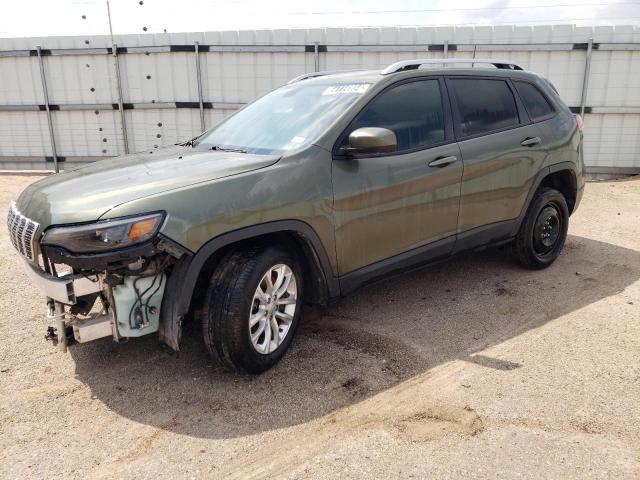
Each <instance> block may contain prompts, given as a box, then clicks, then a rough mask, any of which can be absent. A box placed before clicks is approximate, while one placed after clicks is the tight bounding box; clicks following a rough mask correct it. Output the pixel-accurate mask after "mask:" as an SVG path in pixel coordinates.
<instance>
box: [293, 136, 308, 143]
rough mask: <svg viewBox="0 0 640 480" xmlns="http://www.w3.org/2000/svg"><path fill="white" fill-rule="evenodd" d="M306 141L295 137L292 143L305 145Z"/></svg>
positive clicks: (303, 138)
mask: <svg viewBox="0 0 640 480" xmlns="http://www.w3.org/2000/svg"><path fill="white" fill-rule="evenodd" d="M305 140H306V138H305V137H293V138H292V139H291V143H304V141H305Z"/></svg>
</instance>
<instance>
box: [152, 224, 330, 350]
mask: <svg viewBox="0 0 640 480" xmlns="http://www.w3.org/2000/svg"><path fill="white" fill-rule="evenodd" d="M270 233H294V234H296V235H298V236H299V237H301V238H302V239H303V241H304V242H306V244H307V246H308V247H310V251H311V253H312V254H313V256H314V257H315V258H314V260H315V261H316V263H317V266H318V267H319V268H318V269H319V271H320V272H321V274H322V275H323V276H324V279H323V281H324V284H325V285H326V288H327V294H328V297H329V298H334V297H338V296H339V295H340V285H339V282H338V280H337V279H336V278H335V276H334V273H333V270H332V268H331V262H330V261H329V257H328V255H327V251H326V250H325V248H324V245H323V244H322V242H321V240H320V237H319V236H318V234H317V233H316V232H315V230H314V229H313V228H312V227H311V226H310V225H309V224H307V223H305V222H303V221H301V220H278V221H274V222H268V223H263V224H259V225H253V226H250V227H246V228H241V229H239V230H234V231H232V232H229V233H225V234H223V235H220V236H218V237H215V238H213V239H211V240H209V241H208V242H207V243H206V244H204V245H203V246H202V247H201V248H200V249H199V250H198V251H197V252H196V253H195V254H194V255H193V256H187V255H184V256H183V257H182V258H181V259H180V260H179V261H178V263H177V264H176V266H175V271H174V272H173V274H172V275H171V276H170V277H169V280H168V284H167V293H168V295H167V296H165V301H164V302H163V305H162V318H161V321H160V339H161V340H162V341H163V342H165V343H166V344H167V345H169V346H170V347H171V348H173V349H174V350H178V348H179V344H180V337H181V334H182V333H181V332H182V321H183V319H184V317H185V315H186V314H187V313H188V311H189V306H190V305H191V300H192V298H193V293H194V291H195V287H196V283H197V281H198V276H199V275H200V272H201V270H202V268H203V267H204V265H205V263H206V262H207V260H208V259H209V258H210V257H211V255H213V254H214V253H215V252H217V251H218V250H220V249H221V248H223V247H225V246H227V245H230V244H232V243H235V242H239V241H242V240H248V239H251V238H255V237H259V236H261V235H266V234H270ZM169 292H173V294H170V293H169Z"/></svg>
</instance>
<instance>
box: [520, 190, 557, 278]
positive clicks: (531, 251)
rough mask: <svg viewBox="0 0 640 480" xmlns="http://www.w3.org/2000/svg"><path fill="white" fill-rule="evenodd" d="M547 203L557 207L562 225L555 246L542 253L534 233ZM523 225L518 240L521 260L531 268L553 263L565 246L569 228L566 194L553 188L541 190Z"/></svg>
mask: <svg viewBox="0 0 640 480" xmlns="http://www.w3.org/2000/svg"><path fill="white" fill-rule="evenodd" d="M547 205H553V206H554V207H555V208H556V210H557V211H558V213H559V215H560V220H561V222H562V225H561V228H560V232H559V236H558V239H557V240H556V243H555V244H554V245H553V248H552V249H551V250H550V251H549V252H547V253H545V254H541V253H539V252H537V251H536V249H535V247H534V233H535V225H536V221H537V219H538V216H539V215H540V212H542V210H543V209H544V208H545V207H546V206H547ZM523 227H524V228H522V229H521V231H520V233H519V234H518V238H517V241H516V244H517V254H518V257H520V260H521V261H522V262H523V263H525V264H526V266H528V267H530V268H545V267H547V266H549V265H551V264H552V263H553V262H554V260H555V259H556V258H558V256H559V255H560V252H561V251H562V248H563V247H564V244H565V241H566V238H567V232H568V228H569V209H568V207H567V202H566V200H565V198H564V196H563V195H562V194H561V193H560V192H559V191H557V190H554V189H551V188H545V189H543V190H541V191H539V193H538V194H537V195H536V197H535V198H534V200H533V202H532V203H531V206H530V207H529V211H528V212H527V216H526V218H525V222H524V225H523Z"/></svg>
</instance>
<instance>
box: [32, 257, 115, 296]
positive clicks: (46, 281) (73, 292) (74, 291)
mask: <svg viewBox="0 0 640 480" xmlns="http://www.w3.org/2000/svg"><path fill="white" fill-rule="evenodd" d="M24 267H25V270H26V272H27V275H28V276H29V279H30V280H31V281H32V282H33V284H34V285H35V286H36V287H37V288H38V290H40V291H41V292H42V293H43V294H44V295H45V296H46V297H48V298H51V299H53V300H55V301H56V302H60V303H64V304H67V305H73V304H75V303H76V299H77V298H78V297H82V296H84V295H89V294H91V293H98V292H100V291H102V290H103V289H104V287H103V283H102V280H101V279H100V277H99V276H98V275H92V276H84V275H71V274H69V275H63V276H60V277H55V276H53V275H49V274H48V273H46V272H43V271H42V270H40V269H39V268H38V267H36V266H34V265H32V264H31V263H29V262H27V261H26V260H24Z"/></svg>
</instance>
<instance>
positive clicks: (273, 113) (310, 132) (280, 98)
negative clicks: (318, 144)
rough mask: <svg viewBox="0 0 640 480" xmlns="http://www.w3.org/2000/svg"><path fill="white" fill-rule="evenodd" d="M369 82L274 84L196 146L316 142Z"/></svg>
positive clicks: (255, 147) (259, 147) (270, 149)
mask: <svg viewBox="0 0 640 480" xmlns="http://www.w3.org/2000/svg"><path fill="white" fill-rule="evenodd" d="M369 85H370V84H368V83H342V84H338V83H336V84H327V83H322V84H318V83H311V84H309V83H308V84H304V81H303V82H302V83H295V84H292V85H285V86H284V87H281V88H278V89H277V90H274V91H273V92H271V93H268V94H267V95H265V96H264V97H262V98H260V99H258V100H256V101H255V102H254V103H252V104H250V105H247V106H246V107H245V108H243V109H242V110H240V111H239V112H238V113H236V114H235V115H233V116H232V117H230V118H229V119H227V120H226V121H224V122H222V123H221V124H220V125H218V126H216V127H214V128H213V129H211V130H210V131H208V132H205V133H204V134H203V135H202V136H201V137H199V138H198V139H197V140H196V141H195V142H194V144H195V145H197V146H199V147H201V148H214V149H215V148H219V149H234V150H244V151H247V152H250V153H263V154H269V153H282V152H285V151H287V150H293V149H296V148H300V147H304V146H306V145H309V144H310V143H312V142H313V141H315V140H316V139H317V137H318V135H320V134H321V133H322V132H323V131H324V130H325V129H326V128H327V127H328V126H330V125H331V123H333V122H334V121H335V120H336V118H338V116H340V114H342V113H343V112H344V111H345V110H346V109H347V108H348V107H349V106H350V105H351V104H352V103H353V102H354V101H355V100H356V99H357V98H358V97H359V96H360V95H362V94H363V93H364V92H365V91H366V90H367V88H368V87H369Z"/></svg>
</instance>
